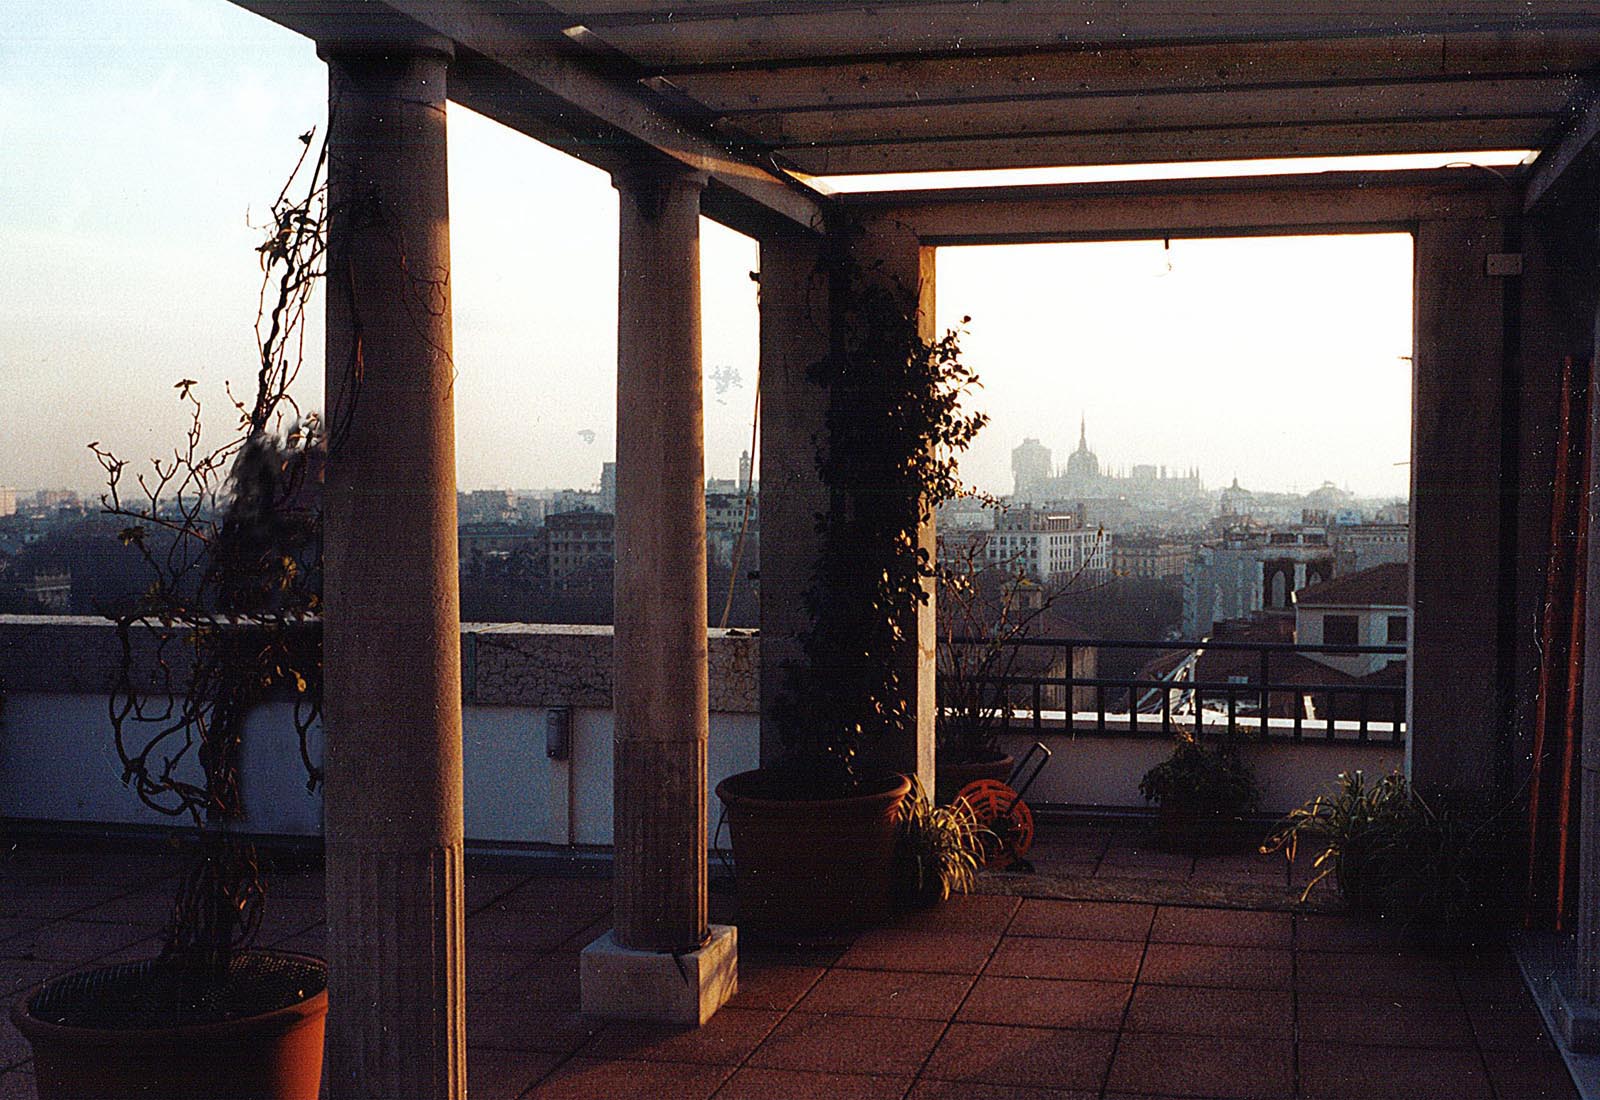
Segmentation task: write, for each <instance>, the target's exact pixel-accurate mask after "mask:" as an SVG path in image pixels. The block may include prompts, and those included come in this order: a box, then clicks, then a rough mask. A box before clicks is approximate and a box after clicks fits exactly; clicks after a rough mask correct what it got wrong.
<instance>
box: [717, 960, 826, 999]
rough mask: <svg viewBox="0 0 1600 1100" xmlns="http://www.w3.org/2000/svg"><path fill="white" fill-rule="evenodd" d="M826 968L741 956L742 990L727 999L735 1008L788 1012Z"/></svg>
mask: <svg viewBox="0 0 1600 1100" xmlns="http://www.w3.org/2000/svg"><path fill="white" fill-rule="evenodd" d="M823 973H824V971H823V968H822V967H820V966H789V965H786V964H783V963H757V962H752V961H750V960H749V959H740V960H739V991H738V992H737V993H735V994H734V995H733V998H732V999H731V1000H730V1001H729V1002H728V1004H729V1005H730V1006H731V1007H734V1008H772V1009H777V1010H778V1011H780V1012H787V1011H788V1010H789V1009H791V1008H793V1007H794V1006H795V1004H796V1003H797V1002H798V1001H799V1000H800V998H801V997H804V996H805V995H806V992H807V991H808V990H810V988H811V987H812V986H813V985H816V984H817V979H818V978H820V977H822V975H823Z"/></svg>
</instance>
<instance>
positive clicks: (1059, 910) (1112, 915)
mask: <svg viewBox="0 0 1600 1100" xmlns="http://www.w3.org/2000/svg"><path fill="white" fill-rule="evenodd" d="M1155 911H1156V909H1155V906H1153V905H1127V904H1121V903H1117V902H1105V901H1050V900H1046V899H1042V898H1024V899H1023V902H1022V907H1021V908H1020V909H1018V910H1017V915H1016V919H1015V920H1013V921H1012V922H1011V928H1010V934H1011V935H1013V936H1064V937H1066V938H1068V939H1095V938H1097V939H1106V940H1137V941H1139V942H1143V941H1144V939H1145V937H1146V936H1148V935H1149V933H1150V921H1151V919H1152V918H1153V917H1154V916H1155Z"/></svg>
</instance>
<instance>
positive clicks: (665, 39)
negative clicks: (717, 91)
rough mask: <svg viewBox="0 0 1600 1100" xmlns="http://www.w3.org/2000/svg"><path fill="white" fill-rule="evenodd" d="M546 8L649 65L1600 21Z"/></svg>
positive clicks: (1511, 8) (1521, 8) (1435, 15)
mask: <svg viewBox="0 0 1600 1100" xmlns="http://www.w3.org/2000/svg"><path fill="white" fill-rule="evenodd" d="M547 6H548V7H550V8H554V9H557V10H559V11H562V12H565V13H567V14H568V15H570V16H571V17H572V19H573V21H574V23H576V24H581V25H583V26H586V27H588V28H589V29H590V30H591V31H593V32H594V34H596V35H597V36H598V37H599V38H600V39H602V40H603V41H605V42H607V43H609V44H610V45H611V46H613V47H615V48H616V49H618V50H620V51H622V52H623V53H624V54H626V55H628V56H629V57H631V58H632V59H633V60H634V61H636V62H638V63H639V64H640V65H641V66H643V67H644V68H646V69H649V70H652V71H659V70H662V69H665V68H670V67H673V66H678V65H702V64H705V63H707V62H712V63H715V64H717V65H723V64H745V63H751V62H767V61H796V60H805V59H810V60H813V61H814V60H819V59H835V60H843V59H847V58H860V59H866V58H880V59H887V58H902V57H905V58H915V57H918V56H922V55H925V54H928V53H930V52H932V53H942V54H949V53H958V52H962V51H967V50H979V51H984V50H991V51H992V50H1023V49H1036V48H1038V47H1040V46H1045V45H1051V44H1055V45H1084V46H1126V45H1135V44H1140V43H1159V42H1168V43H1172V42H1235V41H1258V40H1262V39H1318V38H1330V37H1353V36H1370V35H1379V36H1389V35H1398V34H1422V33H1444V32H1449V31H1504V32H1518V31H1530V30H1533V31H1536V30H1549V29H1560V28H1584V27H1587V28H1590V29H1594V28H1596V27H1597V26H1600V14H1597V13H1596V12H1595V9H1594V5H1593V3H1592V0H1540V2H1539V3H1538V4H1536V5H1534V4H1526V3H1484V4H1478V5H1473V6H1467V5H1457V6H1455V7H1454V8H1452V9H1449V10H1446V9H1445V7H1444V6H1442V5H1436V4H1417V3H1415V2H1414V0H1349V2H1336V3H1326V2H1325V3H1320V4H1317V5H1309V4H1289V3H1280V4H1266V3H1262V2H1261V0H1208V2H1207V3H1205V4H1204V5H1196V4H1195V3H1193V2H1192V0H1144V2H1141V3H1139V4H1130V3H1128V2H1127V0H1082V2H1074V3H1070V4H1068V3H1062V2H1061V0H977V2H974V0H959V2H958V0H942V2H939V0H880V2H877V3H859V4H852V5H844V6H834V5H826V6H820V5H805V4H801V5H784V6H782V7H773V6H771V5H750V6H748V7H746V6H744V5H731V6H724V7H723V8H722V9H721V10H720V12H718V14H714V15H697V14H696V11H695V9H692V8H685V7H684V5H681V4H660V5H655V6H652V7H649V8H647V9H645V10H633V11H617V10H616V5H614V4H611V3H608V2H607V0H599V2H597V3H588V2H581V0H566V2H563V0H554V2H552V3H550V4H548V5H547ZM1197 9H1198V10H1197ZM701 10H702V11H703V10H705V9H701Z"/></svg>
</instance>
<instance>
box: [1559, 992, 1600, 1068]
mask: <svg viewBox="0 0 1600 1100" xmlns="http://www.w3.org/2000/svg"><path fill="white" fill-rule="evenodd" d="M1550 1016H1551V1018H1552V1019H1553V1020H1554V1021H1555V1025H1556V1030H1557V1031H1558V1032H1560V1034H1559V1035H1558V1036H1557V1038H1559V1039H1560V1040H1561V1044H1562V1045H1563V1046H1565V1047H1566V1048H1567V1049H1568V1050H1570V1051H1572V1052H1573V1053H1574V1054H1600V1007H1596V1005H1595V1004H1594V1003H1593V1002H1592V1001H1586V1000H1584V999H1582V998H1581V997H1579V996H1578V995H1577V994H1576V993H1575V992H1573V991H1572V990H1571V989H1569V988H1567V987H1566V986H1565V984H1564V983H1563V982H1562V981H1561V978H1560V977H1559V976H1552V977H1551V978H1550Z"/></svg>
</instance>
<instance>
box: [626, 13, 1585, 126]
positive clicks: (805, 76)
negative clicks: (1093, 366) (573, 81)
mask: <svg viewBox="0 0 1600 1100" xmlns="http://www.w3.org/2000/svg"><path fill="white" fill-rule="evenodd" d="M1595 66H1600V28H1596V29H1593V30H1587V31H1560V32H1554V31H1552V32H1549V33H1536V34H1449V35H1436V34H1418V35H1403V36H1398V37H1393V38H1332V39H1319V40H1312V41H1303V42H1253V43H1244V44H1240V43H1229V44H1226V45H1209V44H1207V45H1160V46H1146V47H1119V48H1107V49H1078V48H1071V49H1069V48H1051V49H1045V50H1029V51H1025V52H1022V53H1015V54H1005V55H992V54H991V55H968V56H962V57H954V58H948V57H947V58H918V59H910V60H902V61H868V62H861V63H858V64H848V65H798V66H786V67H764V68H753V69H752V68H745V69H740V68H730V67H729V66H726V65H723V66H721V67H719V68H717V69H714V70H707V71H703V72H686V73H675V74H672V75H668V76H661V77H655V78H651V80H650V81H649V82H650V83H651V84H652V85H654V86H656V87H658V88H671V89H672V90H673V91H674V92H676V93H677V94H679V95H682V96H686V97H688V98H689V99H692V100H695V101H696V102H699V103H701V104H703V105H704V106H705V107H706V108H707V109H708V110H709V111H711V112H712V113H713V114H729V113H732V112H754V111H797V110H806V109H811V108H820V107H832V108H848V107H888V106H895V105H901V104H920V103H926V102H928V101H930V100H931V101H933V102H956V101H960V100H999V99H1007V98H1049V97H1053V96H1081V95H1116V94H1131V93H1147V92H1177V91H1183V90H1185V89H1193V90H1204V89H1218V90H1221V89H1244V88H1261V87H1285V86H1293V85H1306V84H1359V83H1367V82H1373V83H1375V82H1381V81H1388V80H1426V79H1451V78H1467V77H1470V78H1473V79H1485V78H1494V77H1519V76H1550V75H1560V74H1564V73H1570V72H1573V71H1582V70H1584V69H1588V68H1592V67H1595Z"/></svg>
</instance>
